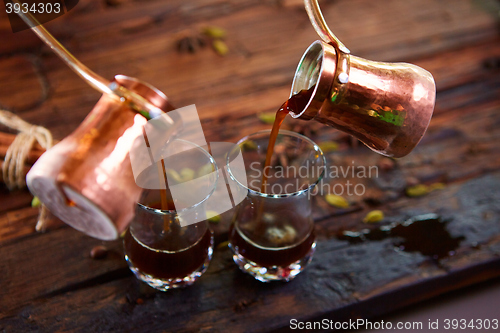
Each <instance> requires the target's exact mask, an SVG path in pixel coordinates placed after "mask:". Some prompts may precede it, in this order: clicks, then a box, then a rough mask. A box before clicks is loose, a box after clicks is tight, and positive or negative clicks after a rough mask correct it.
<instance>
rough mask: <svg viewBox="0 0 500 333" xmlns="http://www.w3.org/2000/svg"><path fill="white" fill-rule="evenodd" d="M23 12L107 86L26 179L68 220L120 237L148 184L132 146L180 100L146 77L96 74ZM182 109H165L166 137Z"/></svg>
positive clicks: (73, 64)
mask: <svg viewBox="0 0 500 333" xmlns="http://www.w3.org/2000/svg"><path fill="white" fill-rule="evenodd" d="M13 1H14V2H15V3H19V0H13ZM18 14H19V16H20V17H21V18H22V19H23V21H24V22H25V23H26V24H28V25H29V26H30V27H31V30H32V31H33V32H35V34H36V35H37V36H38V37H40V39H41V40H42V41H43V42H44V43H45V44H47V45H48V46H49V47H50V48H51V49H52V51H54V53H56V54H57V55H58V56H59V57H60V58H61V59H62V60H63V61H64V62H65V63H66V64H67V65H68V66H69V67H70V68H71V69H72V70H73V71H74V72H75V73H76V74H78V75H79V76H80V77H81V78H82V79H83V80H84V81H86V82H87V83H88V84H89V85H90V86H92V87H93V88H94V89H96V90H98V91H100V92H102V93H103V95H102V97H101V99H100V100H99V101H98V102H97V104H96V105H95V107H94V108H93V109H92V111H91V112H90V113H89V115H88V116H87V117H86V118H85V120H84V121H83V122H82V123H81V124H80V126H79V127H78V128H77V129H76V130H75V131H74V132H73V133H71V134H70V135H69V136H67V137H66V138H64V139H63V140H62V141H61V142H59V143H58V144H57V145H55V146H54V147H52V148H51V149H49V150H48V151H47V152H45V153H44V154H43V155H42V156H41V157H40V158H39V159H38V161H37V162H36V163H35V164H34V165H33V167H32V168H31V170H30V171H29V173H28V175H27V176H26V183H27V185H28V187H29V189H30V191H31V192H32V193H33V194H34V195H36V196H38V197H39V199H40V201H41V202H42V203H43V204H45V205H46V206H47V207H48V208H49V209H50V211H51V212H52V213H53V214H54V215H56V216H57V217H59V218H60V219H61V220H63V221H64V222H66V223H67V224H69V225H71V226H72V227H74V228H75V229H77V230H80V231H82V232H85V233H86V234H88V235H90V236H93V237H96V238H100V239H105V240H109V239H115V238H117V237H118V236H119V235H120V233H121V232H122V231H124V230H125V229H126V228H127V227H128V224H129V223H130V221H131V220H132V218H133V216H134V212H135V204H136V202H137V201H138V199H139V196H140V194H141V192H142V188H140V187H139V186H138V185H137V184H136V182H135V173H136V170H133V166H132V165H131V162H130V158H129V154H130V150H131V149H132V148H133V147H134V143H135V142H137V141H136V139H137V138H138V137H140V136H143V135H144V134H143V133H144V132H143V131H144V125H145V124H146V122H147V120H148V119H151V118H155V117H157V116H159V115H162V114H163V113H164V112H167V111H171V110H173V109H174V108H173V107H172V106H171V104H170V103H169V101H168V99H167V97H166V96H165V95H164V94H163V93H162V92H161V91H159V90H157V89H156V88H154V87H152V86H150V85H149V84H147V83H144V82H141V81H139V80H137V79H134V78H130V77H126V76H123V75H117V76H115V78H114V79H113V80H111V81H109V80H106V79H104V78H102V77H101V76H99V75H97V74H96V73H94V72H93V71H91V70H90V69H89V68H87V67H86V66H85V65H84V64H82V63H81V62H80V61H78V59H76V58H75V57H74V56H73V55H72V54H71V53H70V52H69V51H68V50H67V49H66V48H64V47H63V46H62V45H61V44H60V43H59V42H58V41H57V40H56V39H55V38H54V37H53V36H52V35H51V34H50V33H49V32H48V31H47V30H46V29H45V28H44V27H43V26H42V25H40V24H39V22H37V21H36V19H35V18H34V17H33V16H32V15H31V14H30V13H29V12H27V13H23V11H19V13H18ZM176 115H177V114H175V113H171V114H169V115H168V116H166V115H163V116H162V119H163V120H164V121H165V122H166V123H167V124H166V125H167V126H166V128H167V129H166V130H165V131H164V133H163V135H164V138H165V142H167V140H168V138H170V137H173V136H174V134H175V133H176V132H177V131H178V130H179V129H180V128H181V127H182V120H181V119H179V117H176Z"/></svg>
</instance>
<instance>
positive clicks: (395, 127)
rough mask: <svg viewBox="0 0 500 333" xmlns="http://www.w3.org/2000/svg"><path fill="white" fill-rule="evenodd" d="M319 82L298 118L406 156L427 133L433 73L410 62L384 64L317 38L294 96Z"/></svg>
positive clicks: (432, 101) (300, 72)
mask: <svg viewBox="0 0 500 333" xmlns="http://www.w3.org/2000/svg"><path fill="white" fill-rule="evenodd" d="M313 85H316V86H315V88H314V92H313V94H312V97H311V99H310V101H309V103H308V104H307V106H306V107H305V109H304V110H301V111H300V112H297V113H295V114H292V116H293V117H295V118H300V119H305V120H309V119H314V120H316V121H319V122H321V123H324V124H327V125H330V126H332V127H334V128H337V129H339V130H341V131H344V132H347V133H349V134H351V135H353V136H354V137H356V138H358V139H359V140H360V141H362V142H363V143H364V144H365V145H367V146H368V147H369V148H371V149H372V150H374V151H376V152H377V153H380V154H383V155H386V156H390V157H402V156H405V155H407V154H408V153H410V152H411V151H412V149H413V148H415V146H416V145H417V144H418V142H419V141H420V139H421V138H422V137H423V135H424V133H425V131H426V129H427V127H428V125H429V122H430V119H431V117H432V113H433V110H434V104H435V98H436V85H435V82H434V79H433V77H432V75H431V74H430V73H429V72H428V71H426V70H424V69H422V68H420V67H418V66H415V65H412V64H407V63H385V62H376V61H370V60H366V59H362V58H359V57H356V56H352V55H350V54H346V53H343V52H342V51H340V50H338V49H336V48H335V47H334V46H332V45H330V44H327V43H324V42H322V41H316V42H314V43H313V44H312V45H311V46H310V47H309V48H308V49H307V51H306V52H305V54H304V56H303V57H302V59H301V61H300V62H299V65H298V67H297V70H296V73H295V78H294V81H293V86H292V91H291V95H293V94H295V93H298V92H300V91H301V90H303V89H309V88H310V87H312V86H313Z"/></svg>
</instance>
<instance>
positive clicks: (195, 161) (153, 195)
mask: <svg viewBox="0 0 500 333" xmlns="http://www.w3.org/2000/svg"><path fill="white" fill-rule="evenodd" d="M175 144H176V145H177V148H180V149H177V148H176V149H177V150H179V153H176V154H175V156H170V157H169V161H170V162H168V163H165V164H166V168H165V175H169V176H168V186H169V187H168V188H166V189H167V190H168V193H169V194H168V195H167V196H165V193H166V191H165V189H163V190H160V189H146V190H143V192H142V195H141V198H140V200H139V202H138V203H137V206H136V211H135V216H134V219H133V220H132V222H131V224H130V226H129V229H128V230H127V232H126V234H125V237H124V241H123V244H124V252H125V259H126V261H127V263H128V265H129V268H130V270H131V271H132V272H133V273H134V274H135V276H136V277H137V278H138V279H139V280H141V281H144V282H146V283H147V284H149V285H150V286H151V287H153V288H156V289H158V290H161V291H166V290H168V289H172V288H179V287H184V286H188V285H191V284H192V283H193V282H194V281H196V280H197V279H198V278H199V277H200V276H201V275H202V274H203V273H204V272H205V271H206V269H207V267H208V264H209V262H210V260H211V258H212V253H213V233H212V231H211V230H210V229H209V227H208V221H207V215H206V211H205V203H206V201H207V199H208V198H209V197H210V196H211V195H212V193H213V192H214V190H215V184H216V181H217V166H216V164H215V161H214V160H213V158H212V157H211V156H210V154H209V153H208V152H206V151H205V150H204V149H202V148H201V147H198V146H196V145H194V144H190V143H189V142H187V141H182V140H178V141H176V143H175ZM172 161H175V162H172ZM152 167H153V168H154V167H156V166H152ZM207 167H208V168H207ZM197 169H198V170H197ZM153 171H154V172H145V173H144V175H143V176H142V177H143V178H146V177H148V176H154V175H155V174H156V176H157V177H158V171H157V170H153ZM214 171H215V172H214ZM155 172H156V173H155ZM172 175H173V176H172ZM153 178H154V177H153ZM160 178H161V177H160ZM186 184H188V187H187V188H188V189H189V192H190V193H191V194H192V195H187V194H189V193H186V191H185V188H184V189H183V188H181V190H182V191H183V192H184V194H183V195H177V196H176V195H175V194H178V193H179V192H182V191H179V190H177V191H175V190H174V189H175V187H176V186H179V185H186ZM177 188H178V187H177ZM161 191H163V192H161ZM176 208H177V209H176Z"/></svg>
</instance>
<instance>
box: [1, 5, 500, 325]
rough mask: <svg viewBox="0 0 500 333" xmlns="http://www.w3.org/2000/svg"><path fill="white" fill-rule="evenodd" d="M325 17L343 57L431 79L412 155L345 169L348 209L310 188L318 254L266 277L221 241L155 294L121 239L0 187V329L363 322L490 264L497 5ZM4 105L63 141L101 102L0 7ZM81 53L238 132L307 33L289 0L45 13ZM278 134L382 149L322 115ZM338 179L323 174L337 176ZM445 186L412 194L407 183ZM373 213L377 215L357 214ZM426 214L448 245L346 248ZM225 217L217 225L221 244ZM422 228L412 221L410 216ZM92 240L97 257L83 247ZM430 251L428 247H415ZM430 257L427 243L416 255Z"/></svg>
mask: <svg viewBox="0 0 500 333" xmlns="http://www.w3.org/2000/svg"><path fill="white" fill-rule="evenodd" d="M322 8H323V10H324V14H325V17H326V19H327V21H328V22H329V23H330V26H331V28H332V29H333V30H334V31H335V33H336V34H337V36H338V37H339V38H340V39H341V40H342V41H343V42H344V43H345V44H346V45H347V46H348V47H349V48H350V49H351V51H352V53H353V54H355V55H358V56H361V57H364V58H367V59H372V60H381V61H405V62H412V63H415V64H417V65H419V66H421V67H423V68H425V69H427V70H429V71H430V72H431V73H432V74H433V75H434V77H435V79H436V82H437V89H438V94H437V104H436V109H435V113H434V117H433V120H432V122H431V125H430V128H429V130H428V132H427V134H426V136H425V138H424V139H423V141H422V142H421V143H420V145H419V146H418V147H417V148H416V149H415V151H414V152H413V153H411V154H410V155H409V156H407V157H405V158H402V159H400V160H398V161H396V164H395V167H394V168H392V169H391V168H388V169H389V170H386V169H384V170H382V169H380V170H379V173H378V177H372V178H370V179H368V178H367V179H356V180H353V181H356V182H357V183H359V184H362V185H363V186H365V188H366V192H365V193H364V194H363V195H360V196H351V197H348V199H349V201H350V202H351V205H350V207H349V208H347V209H339V208H335V207H332V206H329V205H328V204H327V203H326V202H325V200H324V198H323V197H322V196H317V197H315V198H314V205H315V209H314V217H315V221H316V231H317V234H318V235H319V236H318V247H317V252H316V254H315V257H314V260H313V261H312V263H311V265H310V267H309V268H308V269H307V270H306V271H305V272H303V273H302V274H301V275H299V276H298V277H297V279H296V280H294V281H293V282H291V283H288V284H286V283H272V284H263V283H260V282H257V281H255V280H253V279H252V278H250V277H249V276H246V275H245V274H243V273H241V272H240V271H239V270H238V269H237V268H236V266H235V265H234V264H233V263H232V259H231V254H230V251H229V249H228V248H227V246H218V247H217V248H216V250H215V252H214V257H213V260H212V263H211V264H210V267H209V269H208V271H207V273H206V274H205V275H204V276H202V278H201V279H200V280H199V281H198V282H197V283H196V284H195V285H193V286H192V287H190V288H187V289H184V290H174V291H172V292H168V293H161V292H156V291H154V290H153V289H151V288H149V287H147V286H145V285H144V284H142V283H139V282H138V281H137V280H136V279H135V278H134V277H133V276H132V275H131V273H130V272H129V270H128V268H127V265H126V263H125V261H124V259H123V251H122V247H121V241H114V242H101V241H99V240H96V239H92V238H90V237H88V236H85V235H83V234H81V233H79V232H77V231H76V230H74V229H72V228H70V227H67V226H60V227H57V228H53V229H52V230H49V231H47V232H45V233H37V232H36V231H35V224H36V220H37V215H38V210H37V209H35V208H31V207H30V201H31V195H30V194H29V192H28V191H27V190H18V191H14V192H9V191H7V189H6V188H5V187H4V186H3V185H1V186H0V270H1V272H2V274H1V275H0V286H1V288H0V330H2V329H3V330H5V331H7V332H13V331H22V332H26V331H31V330H33V331H43V332H54V331H73V330H74V331H84V332H90V331H132V330H148V331H169V332H170V331H180V332H191V331H214V332H217V331H234V332H240V331H246V332H252V331H281V330H283V331H285V330H287V328H288V327H289V323H290V319H292V318H296V319H298V320H301V321H305V320H321V319H325V318H326V319H332V320H334V321H343V320H347V319H349V318H351V319H353V318H374V317H375V316H379V315H383V314H386V313H388V312H390V311H392V310H395V309H399V308H401V307H404V306H407V305H410V304H414V303H416V302H418V301H421V300H424V299H429V298H431V297H433V296H436V295H439V294H442V293H445V292H447V291H450V290H455V289H458V288H461V287H464V286H467V285H470V284H473V283H477V282H480V281H485V280H488V279H492V278H494V277H498V276H499V275H500V221H499V220H500V201H499V200H500V170H499V166H500V149H499V148H498V146H497V145H498V142H499V140H500V98H499V97H500V34H499V30H498V23H499V8H500V4H499V2H498V1H494V0H440V1H438V0H418V1H416V0H412V1H409V0H387V1H370V0H351V1H348V0H337V1H323V2H322ZM0 19H1V20H0V41H1V42H0V104H1V105H2V106H3V108H8V109H10V110H14V111H16V113H17V114H18V115H20V116H21V117H22V118H23V119H25V120H27V121H29V122H31V123H35V124H38V125H42V126H45V127H47V128H49V129H50V130H51V131H52V133H53V134H54V136H55V138H57V139H62V138H63V137H64V136H66V135H68V134H69V133H70V132H71V131H73V130H74V129H75V128H76V127H77V126H78V124H79V123H80V122H81V121H82V120H83V119H84V117H85V116H86V114H87V113H88V112H89V111H90V110H91V109H92V107H93V105H94V104H95V103H96V102H97V100H98V98H99V94H98V93H97V92H95V91H93V90H92V89H91V88H89V87H88V86H87V85H86V84H85V83H83V82H82V81H81V80H80V79H79V78H78V77H77V76H76V75H74V74H73V73H72V72H71V71H70V70H69V69H68V68H66V67H65V66H64V65H63V64H62V62H61V61H60V60H59V59H58V58H57V57H55V56H54V55H53V54H52V53H51V52H50V51H49V50H48V49H47V48H46V47H45V46H43V45H41V43H40V42H39V41H38V40H37V38H36V37H35V36H34V35H33V34H32V32H31V31H24V32H20V33H16V34H13V33H11V32H10V27H9V25H8V21H7V18H6V15H5V14H0ZM212 25H213V26H218V27H222V28H224V29H226V31H227V37H226V44H227V45H228V47H229V52H228V54H227V55H226V56H220V55H218V54H217V53H216V52H214V50H213V49H212V48H211V47H210V46H206V47H204V48H202V49H200V50H199V51H198V52H196V53H194V54H191V53H180V52H178V50H177V46H176V44H177V40H178V39H179V38H182V37H185V36H186V35H189V34H191V35H193V34H194V35H196V34H198V33H199V31H200V29H201V28H203V27H206V26H212ZM46 27H47V28H48V29H49V30H50V31H51V32H53V33H54V35H55V36H56V37H57V38H59V39H60V41H61V42H62V43H63V44H64V45H65V46H66V47H67V48H68V49H69V50H70V51H71V52H73V53H74V54H75V55H76V56H77V57H78V58H79V59H80V60H81V61H82V62H84V63H85V64H87V65H88V66H89V67H90V68H92V69H93V70H95V71H96V72H98V73H100V74H101V75H103V76H105V77H109V78H111V77H112V76H113V75H115V74H126V75H130V76H135V77H138V78H141V79H142V80H144V81H146V82H149V83H151V84H153V85H154V86H156V87H158V88H159V89H160V90H162V91H164V92H165V93H166V94H167V95H168V96H169V97H170V98H171V100H172V103H174V105H177V106H184V105H189V104H196V106H197V108H198V112H199V114H200V116H201V118H202V125H203V128H204V131H205V134H206V137H207V140H208V141H230V142H235V141H236V140H237V139H238V138H240V137H242V136H243V135H246V134H250V133H253V132H255V131H257V130H259V129H265V128H269V127H270V125H268V124H264V123H262V122H261V121H260V120H259V118H258V117H257V114H258V113H261V112H272V111H274V110H276V109H277V107H278V106H279V105H281V103H282V102H283V101H284V100H285V99H286V98H287V97H288V94H289V89H290V85H291V81H292V78H293V74H294V71H295V67H296V65H297V63H298V61H299V59H300V57H301V55H302V53H303V52H304V51H305V49H306V48H307V46H308V45H309V44H310V43H311V42H312V41H314V40H316V39H317V36H316V35H315V32H314V31H313V29H312V28H311V26H310V24H309V22H308V18H307V16H306V13H305V11H304V9H303V8H302V3H301V1H294V0H267V1H256V0H240V1H232V0H191V1H182V0H170V1H159V0H151V1H130V0H106V1H91V0H80V2H79V4H78V5H77V6H76V7H75V8H74V9H73V10H71V11H70V12H69V13H67V14H65V15H64V16H62V17H61V18H59V19H57V20H55V21H52V22H50V23H48V24H46ZM285 127H287V128H293V129H294V130H299V131H302V132H306V133H307V134H308V135H309V136H310V137H311V138H312V139H313V140H315V141H317V142H324V141H331V140H335V141H337V142H338V143H339V147H340V148H339V150H338V151H336V152H331V153H328V154H327V155H328V162H329V164H330V165H338V166H348V165H353V164H354V165H365V166H369V165H380V163H381V162H380V160H381V157H380V156H378V155H376V154H374V153H372V152H371V151H369V150H368V149H367V148H365V147H364V146H363V145H356V144H354V142H353V141H352V140H350V139H349V138H347V137H346V136H344V135H342V134H341V133H339V132H337V131H335V130H333V129H331V128H327V127H324V126H321V125H319V124H314V123H311V122H309V123H306V122H302V121H291V120H288V121H287V123H286V125H285ZM346 180H349V179H344V178H342V179H331V180H330V181H331V182H332V183H334V182H341V183H342V182H345V181H346ZM417 182H418V183H423V184H428V185H430V184H435V183H443V184H444V185H445V186H444V188H442V189H439V190H434V191H432V192H431V193H429V194H428V195H425V196H421V197H408V196H406V195H405V189H406V188H407V187H408V186H409V185H411V184H412V183H413V184H414V183H417ZM373 209H380V210H382V211H383V212H384V213H385V216H386V218H385V219H384V221H383V222H381V223H378V224H373V225H371V224H370V225H367V224H365V223H363V222H362V220H363V217H364V216H365V215H366V214H367V213H368V212H369V211H371V210H373ZM429 213H433V214H436V215H437V216H439V217H440V218H441V220H442V222H440V224H437V225H438V226H441V227H442V228H441V229H442V230H441V231H442V232H443V235H444V236H443V237H442V238H438V240H433V242H434V243H436V242H441V241H442V239H452V240H455V241H456V245H457V246H456V248H454V249H453V252H452V253H451V254H453V255H446V256H442V257H438V258H437V259H436V258H433V257H432V253H429V251H426V249H427V250H428V248H427V247H426V246H427V245H420V247H419V246H418V244H425V241H426V240H427V239H429V237H431V236H432V233H433V231H429V230H430V229H427V228H419V229H418V230H416V231H415V232H412V236H411V238H412V239H413V240H414V241H415V242H416V243H417V245H416V246H417V248H416V249H413V250H412V251H410V250H409V249H408V248H407V249H405V250H406V251H405V250H402V249H398V250H396V246H398V245H401V241H402V239H401V238H397V237H395V236H394V235H392V236H386V237H382V238H380V239H377V240H367V241H363V242H360V241H358V240H353V239H351V240H350V241H349V240H346V239H345V238H346V237H345V231H346V230H347V231H360V230H363V229H370V230H373V229H377V228H379V227H380V226H381V225H387V224H390V223H401V222H403V221H405V220H407V219H408V218H411V217H414V216H418V215H421V214H429ZM230 215H231V212H228V213H227V214H224V215H223V218H222V221H221V222H220V223H219V224H217V225H213V228H214V230H215V232H216V242H217V243H218V244H220V243H221V242H223V241H225V240H226V239H227V229H228V225H229V221H230ZM419 223H420V222H419ZM98 244H104V245H105V246H106V247H107V248H108V249H109V253H108V255H107V256H106V258H104V259H101V260H95V259H92V258H90V256H89V252H90V250H91V249H92V248H93V247H94V246H96V245H98ZM427 244H429V243H427ZM425 253H427V254H425Z"/></svg>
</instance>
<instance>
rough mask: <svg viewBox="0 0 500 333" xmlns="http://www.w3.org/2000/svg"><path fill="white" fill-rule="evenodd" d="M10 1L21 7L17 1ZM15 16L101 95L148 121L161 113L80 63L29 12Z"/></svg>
mask: <svg viewBox="0 0 500 333" xmlns="http://www.w3.org/2000/svg"><path fill="white" fill-rule="evenodd" d="M12 1H13V2H14V3H17V4H19V5H20V6H21V4H20V2H19V0H12ZM17 14H18V15H19V17H21V19H22V20H23V21H24V22H25V23H26V24H27V25H28V26H29V27H30V28H31V30H32V31H33V32H34V33H35V34H36V35H37V36H38V37H39V38H40V39H41V40H42V41H43V42H44V43H45V44H46V45H47V46H49V47H50V48H51V50H52V51H53V52H54V53H55V54H57V55H58V56H59V58H61V60H62V61H64V63H65V64H66V65H68V66H69V68H71V69H72V70H73V72H75V73H76V74H78V76H80V77H81V78H82V79H83V80H84V81H86V82H87V83H88V84H89V85H90V86H91V87H92V88H94V89H96V90H97V91H99V92H101V93H103V94H108V95H110V96H114V97H116V98H117V99H119V100H120V101H122V102H124V103H127V105H128V106H129V107H130V108H131V109H132V110H134V111H136V112H139V113H140V114H142V115H143V116H145V117H146V118H148V119H151V118H155V117H157V116H159V115H160V114H162V113H163V111H162V110H161V109H159V108H157V107H156V106H154V105H153V104H151V103H150V102H148V101H147V100H146V99H144V98H143V97H142V96H140V95H139V94H136V93H134V92H132V91H130V90H128V89H126V88H125V87H123V86H121V85H119V84H117V83H116V82H111V81H109V80H106V79H105V78H103V77H102V76H100V75H98V74H97V73H95V72H93V71H92V70H91V69H90V68H88V67H87V66H85V65H84V64H83V63H81V62H80V61H79V60H78V59H77V58H76V57H75V56H73V55H72V54H71V53H70V52H69V51H68V50H67V49H66V48H65V47H64V46H63V45H62V44H61V43H59V41H58V40H57V39H56V38H54V36H52V35H51V34H50V32H48V31H47V29H45V28H44V27H43V26H42V25H41V24H40V22H38V20H37V19H36V18H35V17H34V16H33V15H31V13H30V12H29V11H28V12H26V13H23V11H22V10H20V11H19V12H18V13H17Z"/></svg>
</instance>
